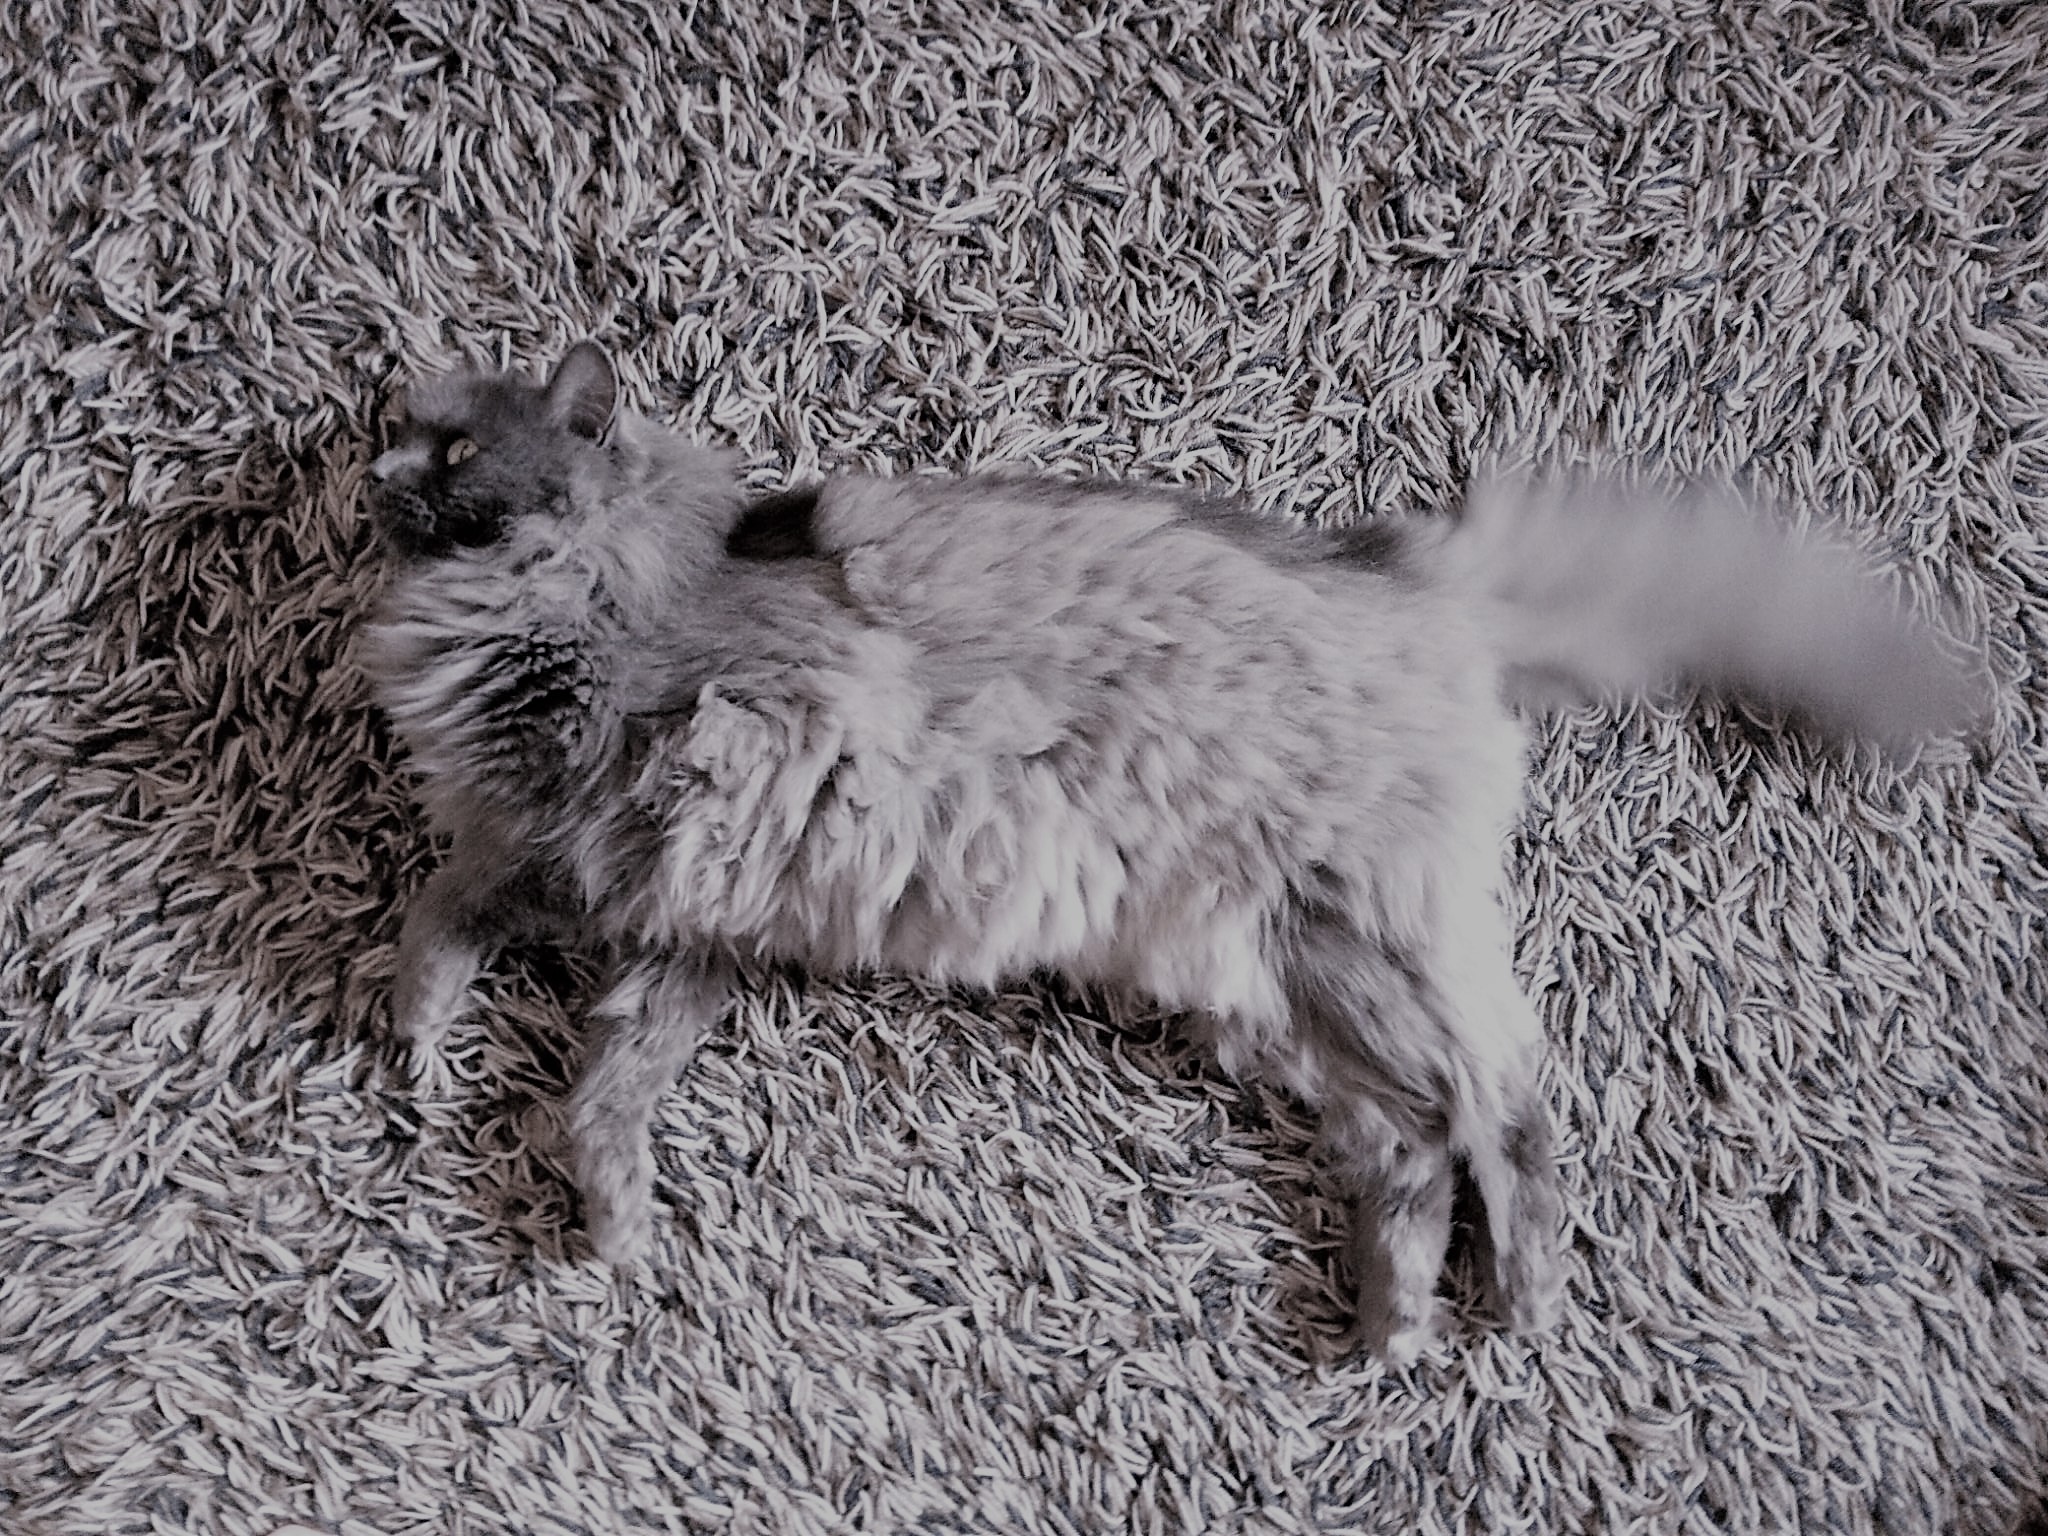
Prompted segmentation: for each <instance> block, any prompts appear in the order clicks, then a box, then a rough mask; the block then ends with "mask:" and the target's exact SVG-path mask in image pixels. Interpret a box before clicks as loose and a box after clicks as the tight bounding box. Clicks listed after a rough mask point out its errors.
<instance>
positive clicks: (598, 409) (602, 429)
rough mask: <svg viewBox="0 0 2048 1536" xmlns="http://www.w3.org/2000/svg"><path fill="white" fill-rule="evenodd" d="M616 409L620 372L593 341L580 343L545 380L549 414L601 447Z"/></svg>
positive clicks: (608, 432) (602, 349)
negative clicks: (552, 375)
mask: <svg viewBox="0 0 2048 1536" xmlns="http://www.w3.org/2000/svg"><path fill="white" fill-rule="evenodd" d="M618 409H619V371H618V370H617V369H616V368H614V367H613V366H612V358H611V354H610V353H609V352H607V351H605V349H604V348H603V347H600V346H599V345H598V344H597V343H596V342H594V341H579V342H577V343H576V345H575V346H573V347H571V348H570V349H569V355H568V356H567V357H565V358H563V359H562V361H561V362H560V363H559V364H558V365H557V366H556V368H555V376H554V377H553V378H551V379H549V380H548V414H549V415H551V416H553V417H554V418H555V420H557V421H559V422H560V423H561V424H562V425H563V426H565V427H567V428H568V429H569V430H570V431H571V432H574V433H575V434H576V435H577V436H578V437H587V438H589V439H590V440H591V441H592V442H594V443H601V442H603V441H604V440H605V438H606V437H607V436H609V435H610V433H611V430H612V418H613V416H614V415H616V414H617V412H618Z"/></svg>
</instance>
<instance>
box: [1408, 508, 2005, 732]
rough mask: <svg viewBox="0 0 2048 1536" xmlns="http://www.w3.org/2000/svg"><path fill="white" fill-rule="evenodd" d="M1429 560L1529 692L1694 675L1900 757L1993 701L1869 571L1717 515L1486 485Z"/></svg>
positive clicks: (1956, 656)
mask: <svg viewBox="0 0 2048 1536" xmlns="http://www.w3.org/2000/svg"><path fill="white" fill-rule="evenodd" d="M1442 555H1443V557H1444V559H1445V560H1446V562H1447V564H1448V566H1449V571H1450V574H1451V576H1452V579H1453V580H1455V581H1456V582H1458V583H1459V584H1460V585H1461V586H1462V587H1464V589H1465V590H1467V591H1469V592H1472V593H1474V594H1475V595H1476V596H1478V597H1479V598H1480V599H1481V601H1482V603H1483V605H1484V607H1485V608H1486V609H1487V610H1488V612H1489V613H1490V615H1491V617H1492V620H1493V623H1494V625H1495V629H1496V636H1497V644H1498V646H1499V654H1500V659H1501V661H1502V663H1503V664H1504V665H1505V666H1506V667H1507V668H1508V670H1509V672H1510V674H1511V675H1513V676H1514V677H1515V679H1516V681H1517V682H1518V683H1521V684H1524V685H1534V686H1535V687H1536V688H1537V689H1538V690H1548V689H1554V688H1555V687H1556V686H1557V685H1558V684H1560V683H1563V684H1568V685H1570V686H1571V687H1572V688H1573V689H1574V691H1576V692H1577V693H1578V694H1580V695H1581V696H1583V695H1584V694H1585V693H1587V692H1591V693H1594V694H1603V695H1609V696H1613V695H1627V694H1637V693H1642V692H1645V691H1648V690H1651V689H1655V688H1658V687H1660V686H1663V685H1667V684H1670V683H1674V682H1680V681H1683V682H1691V683H1696V684H1700V685H1703V686H1706V687H1709V688H1712V689H1715V690H1718V691H1726V692H1732V693H1736V694H1740V695H1742V696H1745V697H1749V698H1754V699H1760V700H1762V701H1765V702H1768V703H1771V704H1775V705H1777V706H1779V707H1781V708H1784V709H1787V710H1789V711H1791V712H1793V713H1794V714H1796V715H1799V716H1801V717H1803V718H1805V719H1807V720H1809V721H1810V722H1811V723H1813V724H1814V725H1816V726H1818V727H1820V728H1821V729H1823V730H1825V731H1828V732H1830V733H1838V734H1848V735H1854V736H1860V737H1866V738H1869V739H1871V740H1874V741H1876V742H1878V743H1880V744H1882V745H1884V746H1887V747H1890V748H1893V749H1895V750H1903V749H1908V748H1910V747H1912V746H1913V745H1915V744H1917V743H1919V742H1922V741H1924V740H1927V739H1928V738H1930V737H1935V736H1941V735H1947V734H1951V733H1954V732H1956V731H1958V730H1961V729H1963V728H1965V727H1967V726H1969V725H1971V724H1973V723H1978V722H1980V721H1981V720H1982V719H1983V718H1984V716H1985V714H1986V711H1987V708H1988V705H1989V692H1988V688H1987V685H1986V681H1985V678H1984V674H1983V669H1982V667H1981V665H1978V664H1976V663H1975V662H1973V661H1972V660H1971V659H1969V658H1968V656H1967V653H1966V652H1965V651H1964V649H1963V648H1962V647H1961V646H1959V644H1958V643H1957V642H1955V641H1954V640H1952V639H1949V638H1947V637H1946V636H1944V635H1943V634H1942V633H1941V632H1940V631H1938V630H1936V629H1934V628H1933V627H1931V626H1930V625H1928V624H1926V623H1924V622H1922V621H1920V620H1919V619H1916V618H1915V617H1913V616H1912V615H1911V614H1910V613H1909V612H1907V611H1906V609H1905V608H1904V607H1903V606H1901V604H1899V603H1898V602H1897V601H1895V600H1894V599H1893V598H1892V597H1891V596H1890V595H1889V594H1888V593H1887V592H1886V590H1885V589H1884V587H1883V585H1882V584H1881V583H1880V582H1879V581H1878V580H1877V579H1876V578H1875V577H1874V576H1873V575H1872V574H1871V573H1870V572H1869V571H1868V569H1867V567H1865V566H1864V565H1862V564H1861V563H1860V562H1858V561H1857V560H1855V559H1854V558H1853V557H1852V556H1850V555H1849V554H1847V553H1846V552H1845V551H1843V550H1840V549H1837V548H1831V547H1829V546H1827V545H1825V544H1822V543H1819V542H1817V541H1812V540H1797V539H1794V538H1793V537H1792V536H1790V535H1789V534H1787V533H1786V532H1784V531H1782V530H1778V529H1773V528H1771V527H1769V526H1767V525H1766V524H1764V523H1763V522H1761V521H1759V520H1757V519H1756V518H1754V517H1753V516H1750V515H1748V514H1746V513H1744V512H1742V511H1740V510H1737V509H1734V508H1731V507H1728V506H1725V505H1713V506H1708V505H1701V506H1678V505H1674V504H1671V503H1664V504H1661V505H1660V504H1658V503H1655V502H1649V503H1644V502H1624V501H1623V500H1622V499H1621V498H1619V497H1616V496H1613V495H1611V494H1607V493H1599V492H1520V493H1517V492H1511V491H1508V490H1506V489H1505V488H1501V487H1493V488H1488V489H1486V490H1483V491H1481V492H1479V493H1477V494H1475V495H1474V497H1473V499H1472V501H1471V503H1470V505H1469V507H1468V509H1467V511H1466V514H1465V516H1464V517H1463V518H1462V519H1461V520H1460V522H1459V524H1458V526H1457V528H1456V530H1455V531H1454V532H1453V533H1452V534H1451V535H1450V536H1449V538H1448V539H1447V540H1446V542H1445V544H1444V546H1443V548H1442Z"/></svg>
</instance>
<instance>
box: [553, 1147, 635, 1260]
mask: <svg viewBox="0 0 2048 1536" xmlns="http://www.w3.org/2000/svg"><path fill="white" fill-rule="evenodd" d="M570 1161H571V1163H572V1165H573V1172H574V1180H575V1184H576V1193H577V1196H578V1198H579V1199H580V1200H581V1202H582V1206H583V1231H584V1235H585V1236H586V1237H587V1238H588V1239H589V1242H590V1247H591V1251H592V1252H593V1253H595V1254H596V1255H597V1257H598V1258H599V1259H601V1260H603V1261H604V1262H605V1263H607V1264H612V1265H624V1264H630V1263H631V1262H632V1261H633V1260H634V1259H636V1258H638V1257H639V1256H640V1255H641V1254H642V1253H643V1252H645V1251H646V1248H647V1240H648V1237H649V1235H650V1233H651V1232H652V1231H653V1227H654V1158H653V1156H652V1154H651V1153H648V1152H645V1151H643V1150H641V1149H638V1148H633V1147H629V1146H626V1145H623V1144H622V1143H620V1142H618V1141H616V1140H614V1139H612V1138H611V1137H609V1136H607V1135H605V1134H603V1133H602V1132H597V1133H592V1132H591V1131H589V1130H587V1129H583V1128H580V1127H579V1128H578V1131H577V1133H576V1135H575V1141H574V1145H573V1146H572V1148H571V1151H570Z"/></svg>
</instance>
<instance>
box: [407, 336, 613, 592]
mask: <svg viewBox="0 0 2048 1536" xmlns="http://www.w3.org/2000/svg"><path fill="white" fill-rule="evenodd" d="M618 399H619V382H618V373H617V371H616V370H615V369H614V368H613V367H612V360H611V358H610V356H609V355H607V354H606V352H605V350H604V349H603V348H602V347H600V346H598V345H597V344H596V343H595V342H590V341H585V342H579V343H578V344H577V345H576V346H575V347H574V348H572V349H571V350H570V352H569V355H568V356H567V357H565V358H563V359H562V361H561V364H560V366H559V367H557V368H556V369H555V371H554V375H553V377H551V378H550V379H549V380H548V381H547V382H546V383H545V384H535V383H533V382H532V381H531V380H529V379H525V378H521V377H519V376H517V375H513V374H455V375H451V376H450V377H447V378H442V379H435V380H432V381H430V382H428V383H426V384H423V385H420V386H419V387H417V388H416V389H414V390H412V391H411V392H410V394H409V396H408V399H407V402H406V414H405V418H404V420H403V421H402V422H401V423H400V424H399V426H398V428H397V429H396V431H394V432H393V433H392V436H391V445H390V447H389V448H388V449H386V451H385V452H384V453H383V454H381V455H380V456H379V457H378V458H377V460H376V462H375V463H373V464H372V465H371V466H370V476H371V478H372V480H374V481H375V482H376V484H375V489H374V491H373V492H372V495H371V504H372V506H373V507H374V509H375V511H376V513H377V517H378V521H379V523H380V524H381V526H382V528H383V531H384V536H385V537H386V539H388V540H389V541H390V543H391V545H392V546H393V547H394V548H395V549H396V550H397V551H398V552H399V553H400V554H401V555H404V556H408V557H412V558H425V559H433V558H437V557H440V556H445V555H450V554H453V553H455V552H456V551H458V550H465V549H469V550H483V549H489V548H490V547H491V546H493V545H495V544H497V543H498V542H500V541H501V540H502V539H504V538H505V537H506V535H507V534H508V533H509V532H510V530H511V529H512V528H513V526H514V525H515V524H517V523H518V522H519V520H520V519H522V518H524V517H528V516H532V515H535V514H540V515H558V514H559V513H560V512H562V511H563V510H564V506H565V503H566V501H567V498H568V494H569V487H570V485H571V484H572V483H573V482H574V481H575V480H576V479H577V478H578V472H579V468H582V469H584V470H585V471H586V472H587V468H588V465H589V463H590V461H591V459H592V458H593V457H594V456H597V455H600V454H602V453H603V452H604V449H605V444H606V440H607V438H608V437H609V435H610V433H611V430H612V422H613V418H614V416H615V414H616V413H617V410H618Z"/></svg>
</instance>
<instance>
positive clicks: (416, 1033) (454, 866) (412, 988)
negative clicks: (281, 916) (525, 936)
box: [391, 846, 533, 1075]
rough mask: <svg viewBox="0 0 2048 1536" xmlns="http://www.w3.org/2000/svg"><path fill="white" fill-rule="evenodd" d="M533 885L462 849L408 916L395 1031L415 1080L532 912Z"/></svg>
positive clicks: (394, 1004)
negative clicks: (485, 971)
mask: <svg viewBox="0 0 2048 1536" xmlns="http://www.w3.org/2000/svg"><path fill="white" fill-rule="evenodd" d="M531 883H532V882H531V880H530V879H529V878H528V876H527V875H526V874H525V872H523V871H522V870H520V869H519V868H518V867H517V866H516V865H514V866H510V867H508V866H507V865H505V864H503V863H498V864H497V865H496V867H493V861H492V860H490V859H488V858H486V857H484V856H483V855H481V854H477V853H470V852H468V851H466V850H463V849H462V848H460V846H458V849H457V852H456V853H455V855H454V856H452V857H451V858H450V859H449V861H448V863H447V864H445V865H443V866H442V867H441V868H440V869H438V870H436V871H435V872H434V873H433V874H432V875H431V876H430V877H429V878H428V880H427V883H426V884H425V885H423V886H421V887H420V889H419V892H418V894H416V895H415V896H414V897H413V899H412V902H411V904H410V905H409V906H407V908H406V909H405V923H404V926H403V927H402V928H401V929H400V930H399V935H398V966H397V973H396V975H395V977H394V978H393V981H392V987H391V1028H392V1033H393V1034H394V1035H395V1036H396V1037H397V1038H398V1040H399V1041H400V1042H401V1043H402V1044H404V1045H406V1046H407V1047H409V1048H410V1051H411V1056H412V1066H413V1071H414V1073H415V1075H417V1074H418V1073H419V1072H421V1071H422V1070H423V1069H424V1068H425V1066H426V1064H427V1062H428V1061H429V1060H431V1059H432V1057H433V1054H434V1052H435V1050H436V1049H437V1048H438V1047H439V1045H440V1043H441V1039H442V1037H443V1036H444V1035H446V1034H447V1033H448V1030H449V1027H450V1026H451V1025H453V1024H454V1023H455V1021H456V1020H457V1019H459V1018H461V1017H462V1015H463V1013H464V1012H465V1011H467V1009H468V1006H469V988H470V984H471V983H472V982H474V981H475V980H476V978H477V976H478V974H479V973H480V972H481V971H482V970H483V968H484V966H485V964H486V963H487V962H488V961H489V960H490V957H491V955H492V954H493V953H494V952H495V951H496V950H497V949H498V948H499V947H500V946H501V945H503V944H504V943H505V941H506V940H507V939H508V938H510V937H512V936H513V934H514V932H515V930H516V929H517V928H518V927H519V926H520V924H519V923H518V922H517V921H516V918H517V917H518V916H519V915H521V914H524V913H526V912H527V911H528V909H529V908H530V907H531V906H532V905H533V903H532V901H531V899H530V896H529V892H528V887H529V886H530V885H531Z"/></svg>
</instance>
